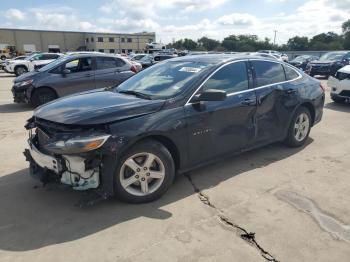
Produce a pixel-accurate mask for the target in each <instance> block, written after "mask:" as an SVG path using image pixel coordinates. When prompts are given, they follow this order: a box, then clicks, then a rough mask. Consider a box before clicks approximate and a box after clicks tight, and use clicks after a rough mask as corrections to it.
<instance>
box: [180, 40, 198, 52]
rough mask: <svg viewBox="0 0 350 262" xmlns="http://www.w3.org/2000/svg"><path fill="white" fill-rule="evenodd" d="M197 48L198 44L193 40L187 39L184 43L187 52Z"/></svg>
mask: <svg viewBox="0 0 350 262" xmlns="http://www.w3.org/2000/svg"><path fill="white" fill-rule="evenodd" d="M196 47H197V43H196V42H195V41H193V40H192V39H188V38H185V39H184V41H183V48H184V49H186V50H195V49H196Z"/></svg>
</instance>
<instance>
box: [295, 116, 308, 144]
mask: <svg viewBox="0 0 350 262" xmlns="http://www.w3.org/2000/svg"><path fill="white" fill-rule="evenodd" d="M309 128H310V119H309V116H308V115H307V114H306V113H301V114H300V115H299V116H298V117H297V119H296V120H295V124H294V137H295V139H296V140H297V141H298V142H301V141H303V140H304V139H305V137H306V136H307V134H308V133H309Z"/></svg>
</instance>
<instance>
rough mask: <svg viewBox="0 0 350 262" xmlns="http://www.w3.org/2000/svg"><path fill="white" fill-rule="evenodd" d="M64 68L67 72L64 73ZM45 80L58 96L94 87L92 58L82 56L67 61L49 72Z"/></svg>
mask: <svg viewBox="0 0 350 262" xmlns="http://www.w3.org/2000/svg"><path fill="white" fill-rule="evenodd" d="M65 69H68V70H69V73H67V74H64V73H63V70H65ZM47 82H48V83H49V84H50V86H53V87H54V88H55V90H56V92H57V93H58V94H59V96H64V95H69V94H73V93H78V92H83V91H88V90H91V89H94V88H95V79H94V71H93V68H92V58H91V57H82V58H76V59H72V60H69V61H67V62H66V63H64V64H63V65H62V66H59V67H57V68H56V69H54V70H52V71H51V72H50V77H49V78H48V79H47Z"/></svg>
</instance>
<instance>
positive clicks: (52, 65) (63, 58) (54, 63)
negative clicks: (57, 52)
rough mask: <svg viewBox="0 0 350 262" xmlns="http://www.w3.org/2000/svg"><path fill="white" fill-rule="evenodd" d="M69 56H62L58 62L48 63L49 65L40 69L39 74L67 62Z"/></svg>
mask: <svg viewBox="0 0 350 262" xmlns="http://www.w3.org/2000/svg"><path fill="white" fill-rule="evenodd" d="M68 58H69V56H62V57H59V58H57V59H56V60H54V61H52V62H51V63H48V64H47V65H45V66H43V67H42V68H40V69H38V71H39V72H45V71H47V70H51V69H53V68H54V67H55V66H57V65H59V64H61V62H62V61H64V60H67V59H68Z"/></svg>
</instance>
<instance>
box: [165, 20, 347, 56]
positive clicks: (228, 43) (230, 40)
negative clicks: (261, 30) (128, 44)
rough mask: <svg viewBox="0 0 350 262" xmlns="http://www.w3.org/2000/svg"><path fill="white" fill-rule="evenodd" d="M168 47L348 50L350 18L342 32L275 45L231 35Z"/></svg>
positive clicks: (250, 50) (178, 42) (294, 38)
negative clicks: (219, 38)
mask: <svg viewBox="0 0 350 262" xmlns="http://www.w3.org/2000/svg"><path fill="white" fill-rule="evenodd" d="M167 47H168V48H176V49H182V50H190V51H236V52H254V51H257V50H263V49H273V50H280V51H321V50H330V51H331V50H348V49H350V19H349V20H347V21H345V22H344V23H343V24H342V33H341V34H337V33H334V32H327V33H322V34H318V35H315V36H314V37H312V38H308V37H306V36H294V37H292V38H290V39H289V40H288V41H287V43H286V44H283V45H274V44H273V43H272V42H271V39H269V38H267V37H266V38H265V39H263V40H261V39H259V38H258V36H257V35H249V34H247V35H230V36H227V37H225V38H224V39H223V40H222V41H218V40H215V39H211V38H208V37H202V38H200V39H198V40H197V41H194V40H192V39H188V38H185V39H181V40H178V41H175V42H173V43H171V44H168V45H167Z"/></svg>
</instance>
